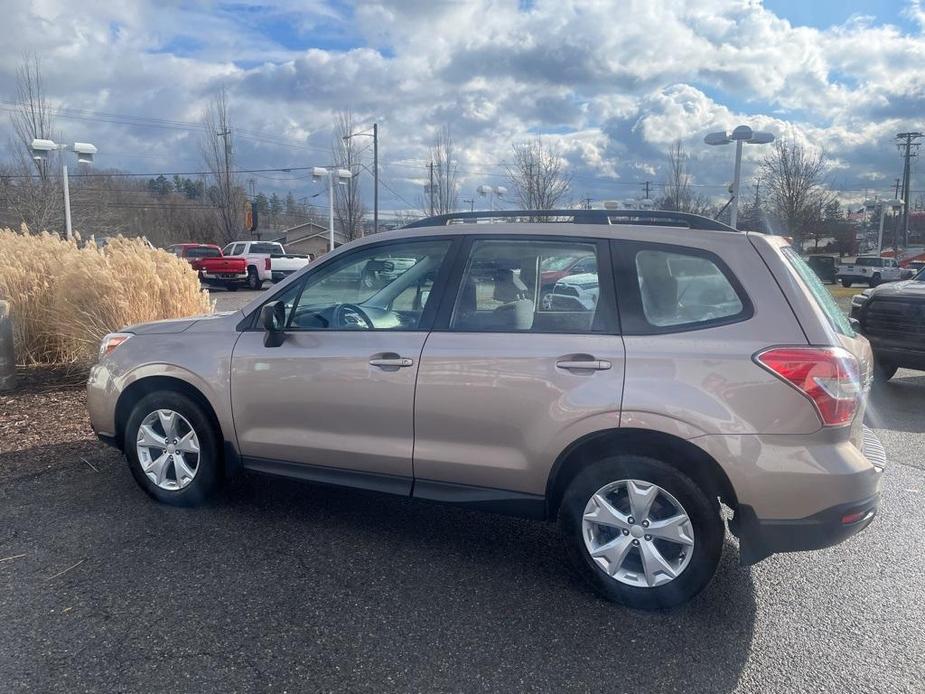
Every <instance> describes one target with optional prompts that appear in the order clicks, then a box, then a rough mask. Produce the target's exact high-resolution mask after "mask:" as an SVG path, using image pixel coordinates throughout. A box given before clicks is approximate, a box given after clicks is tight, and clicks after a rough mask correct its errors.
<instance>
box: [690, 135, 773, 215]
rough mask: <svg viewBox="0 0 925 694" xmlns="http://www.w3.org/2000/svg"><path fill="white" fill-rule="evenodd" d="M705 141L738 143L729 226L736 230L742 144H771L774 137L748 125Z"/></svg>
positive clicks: (710, 137)
mask: <svg viewBox="0 0 925 694" xmlns="http://www.w3.org/2000/svg"><path fill="white" fill-rule="evenodd" d="M703 141H704V142H706V143H707V144H708V145H728V144H730V143H731V142H735V143H736V163H735V173H734V175H733V178H732V206H731V209H730V210H729V226H731V227H732V228H733V229H734V228H735V226H736V222H738V218H739V181H740V179H741V174H742V143H748V144H750V145H766V144H768V143H770V142H774V135H772V134H771V133H765V132H758V131H755V130H752V129H751V128H749V127H748V126H747V125H740V126H738V127H737V128H736V129H735V130H733V131H732V132H731V133H727V132H725V131H722V132H716V133H710V134H709V135H707V136H706V137H704V138H703Z"/></svg>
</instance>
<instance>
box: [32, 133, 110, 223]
mask: <svg viewBox="0 0 925 694" xmlns="http://www.w3.org/2000/svg"><path fill="white" fill-rule="evenodd" d="M30 147H31V149H32V158H33V159H35V160H36V161H42V160H44V159H45V157H47V156H48V153H49V152H55V151H62V152H63V151H64V150H67V149H73V151H74V154H76V155H77V163H78V164H92V163H93V155H94V154H96V153H97V149H96V146H95V145H91V144H90V143H89V142H75V143H74V145H73V147H71V146H70V145H59V144H57V143H56V142H54V141H52V140H42V139H38V138H36V139H34V140H32V144H31V145H30ZM61 176H62V183H63V188H64V234H65V238H67V239H68V240H70V239H72V238H73V236H74V232H73V230H72V229H71V193H70V188H69V186H68V177H67V162H66V161H65V162H62V164H61Z"/></svg>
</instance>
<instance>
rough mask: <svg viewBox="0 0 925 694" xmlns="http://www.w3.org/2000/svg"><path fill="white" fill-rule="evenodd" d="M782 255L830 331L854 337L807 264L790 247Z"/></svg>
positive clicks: (838, 309)
mask: <svg viewBox="0 0 925 694" xmlns="http://www.w3.org/2000/svg"><path fill="white" fill-rule="evenodd" d="M783 254H784V257H785V258H786V259H787V262H789V263H790V266H791V267H792V268H793V269H794V270H795V271H796V273H797V274H798V275H799V276H800V279H802V280H803V281H804V282H805V283H806V285H807V286H808V287H809V291H810V293H812V295H813V298H814V299H815V300H816V303H817V304H819V307H820V308H821V309H822V312H823V313H824V314H825V316H826V318H828V320H829V324H830V325H831V326H832V330H834V331H835V332H837V333H840V334H842V335H845V336H847V337H854V336H855V335H856V334H857V333H855V332H854V329H853V328H852V327H851V323H849V322H848V318H847V316H845V314H844V313H843V312H842V310H841V309H840V308H839V307H838V304H837V303H836V302H835V298H834V297H833V296H832V294H831V293H829V290H828V289H826V288H825V285H823V284H822V281H821V280H820V279H819V277H818V276H817V275H816V273H815V272H813V269H812V268H811V267H810V266H809V264H808V263H807V262H806V261H805V260H803V258H801V257H800V254H799V253H797V252H796V251H795V250H793V248H792V247H791V246H787V247H786V248H784V249H783Z"/></svg>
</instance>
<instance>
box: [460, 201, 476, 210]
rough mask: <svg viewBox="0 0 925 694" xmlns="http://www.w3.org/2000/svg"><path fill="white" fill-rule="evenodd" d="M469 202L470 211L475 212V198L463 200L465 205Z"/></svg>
mask: <svg viewBox="0 0 925 694" xmlns="http://www.w3.org/2000/svg"><path fill="white" fill-rule="evenodd" d="M467 202H468V203H469V211H470V212H475V198H473V199H472V200H463V204H464V205H465V204H466V203H467Z"/></svg>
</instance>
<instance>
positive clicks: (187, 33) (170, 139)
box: [0, 0, 925, 209]
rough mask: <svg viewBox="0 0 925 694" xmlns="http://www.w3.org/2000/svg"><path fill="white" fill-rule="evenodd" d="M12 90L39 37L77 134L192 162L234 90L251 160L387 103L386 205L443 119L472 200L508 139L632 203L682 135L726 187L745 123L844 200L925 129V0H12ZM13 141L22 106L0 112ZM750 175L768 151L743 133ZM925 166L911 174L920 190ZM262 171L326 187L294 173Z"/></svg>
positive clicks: (283, 151)
mask: <svg viewBox="0 0 925 694" xmlns="http://www.w3.org/2000/svg"><path fill="white" fill-rule="evenodd" d="M3 6H4V47H3V50H2V51H0V109H6V110H9V108H10V107H11V104H12V103H13V101H12V100H13V97H14V94H15V82H14V75H15V70H16V65H17V63H18V62H19V60H20V59H21V56H22V54H23V52H24V51H34V52H35V53H37V54H38V56H39V58H40V60H41V62H42V66H43V70H44V73H45V79H46V83H47V93H48V96H49V99H50V100H51V101H52V102H53V103H54V104H55V106H56V107H58V108H59V112H58V120H57V129H58V131H59V132H60V133H61V137H62V139H63V140H64V141H73V140H80V141H90V142H94V143H96V144H97V145H98V147H99V149H100V152H101V154H100V155H99V158H98V162H99V165H100V166H105V167H117V168H120V169H123V170H126V171H133V172H152V173H154V172H159V171H165V172H174V171H197V170H199V169H201V168H202V165H201V162H200V160H199V156H198V145H197V141H198V138H199V136H200V133H199V132H198V131H197V123H198V122H199V120H200V118H201V115H202V111H203V108H204V105H205V103H206V102H207V100H208V98H209V97H210V95H211V94H213V93H214V92H215V90H216V89H217V88H219V87H220V86H221V85H224V86H225V87H226V89H227V90H228V93H229V96H230V101H231V106H232V120H233V127H234V130H235V138H236V139H235V146H236V154H237V164H238V166H239V167H240V168H284V167H294V166H308V165H316V164H325V163H328V161H329V159H330V154H329V152H330V138H331V128H330V126H331V123H332V121H333V116H334V114H335V113H336V112H337V111H339V110H341V109H343V108H347V107H349V108H350V109H352V111H353V114H354V118H355V120H356V121H357V123H358V124H360V125H365V124H368V123H372V122H373V121H378V122H379V124H380V133H381V150H380V151H381V166H382V181H383V184H384V185H385V186H387V188H386V189H383V190H382V192H381V195H382V207H383V208H384V209H400V208H407V207H409V205H410V204H412V203H414V201H415V200H416V199H417V198H418V196H419V195H420V193H421V190H422V186H423V184H424V182H425V177H426V169H425V164H426V160H427V156H428V155H427V146H428V144H429V143H430V142H431V141H432V139H433V137H434V134H435V132H436V130H437V129H438V128H440V127H441V126H442V125H444V124H447V125H449V127H450V128H451V131H452V134H453V136H454V138H455V140H456V142H457V147H458V152H457V159H458V167H459V173H460V180H461V195H460V197H461V198H470V197H472V195H473V191H474V189H475V187H476V186H478V185H479V184H482V183H487V184H503V183H504V180H503V168H502V167H503V162H504V161H505V159H506V158H508V157H509V153H510V148H511V144H512V143H513V142H517V141H520V140H523V139H524V138H527V137H530V136H532V135H534V134H542V135H544V136H548V137H549V138H552V139H555V140H556V141H557V142H558V143H559V144H560V146H561V148H562V150H563V152H564V154H565V157H566V159H567V166H568V168H569V170H570V172H571V173H572V175H573V176H574V197H575V198H584V197H591V198H594V199H597V200H601V199H618V200H627V199H631V198H633V197H636V196H638V195H640V194H641V184H642V182H643V181H646V180H649V181H652V182H653V183H655V184H657V183H659V182H661V181H662V180H663V168H664V152H665V150H666V149H667V147H668V146H669V145H670V143H671V142H672V141H673V140H675V139H677V138H681V139H682V140H683V141H684V143H685V145H686V147H687V149H688V151H689V152H690V153H691V169H692V173H693V175H694V182H695V184H696V185H698V186H699V187H701V189H702V191H703V192H704V193H706V194H708V195H712V196H720V195H722V193H723V188H724V187H725V186H726V185H728V182H729V178H730V176H731V168H732V149H731V148H728V147H711V148H708V147H706V146H705V145H703V144H702V138H703V135H704V134H705V133H706V132H708V131H711V130H722V129H724V128H725V129H731V128H732V127H734V126H735V125H737V124H739V123H746V124H749V125H751V126H752V127H754V128H756V129H762V130H770V131H772V132H774V133H775V134H777V135H778V136H786V137H793V138H798V139H800V140H801V141H804V142H806V143H808V144H809V145H811V146H813V147H820V148H823V149H824V150H825V151H826V153H827V155H828V156H829V157H830V159H831V161H832V164H833V170H832V175H831V180H830V185H831V187H832V188H834V189H838V190H841V191H844V195H845V196H846V199H849V198H851V199H861V198H863V197H864V196H865V195H867V194H870V193H874V192H879V193H882V194H884V195H891V192H890V191H891V188H892V184H893V180H894V179H895V178H896V177H897V176H899V175H900V173H901V162H900V159H899V157H898V154H897V152H896V148H895V147H894V146H893V143H892V141H893V137H894V135H895V134H896V133H897V132H899V131H901V130H907V129H925V123H923V122H922V119H923V118H925V6H923V5H922V4H920V3H919V2H917V1H915V0H908V1H906V0H892V1H887V0H879V1H878V0H856V1H851V0H813V1H812V2H809V1H807V0H764V1H763V2H762V1H761V0H725V1H724V0H640V1H636V0H609V1H608V0H597V1H594V0H588V1H586V2H577V1H576V2H572V1H569V0H536V1H533V2H531V1H530V0H520V1H517V0H487V1H481V0H479V1H475V0H473V1H462V0H459V1H449V0H394V1H391V2H388V1H381V2H379V1H376V2H374V1H369V2H362V1H361V2H356V3H347V2H342V1H340V0H275V1H274V0H267V1H266V2H254V3H248V2H228V3H223V2H208V1H205V0H202V1H195V0H190V1H183V0H121V1H113V0H81V2H79V3H77V2H73V0H4V3H3ZM0 129H2V131H0V142H6V140H7V139H8V135H9V130H10V128H9V122H8V119H7V118H6V117H3V114H0ZM746 156H747V159H748V161H747V162H746V170H745V172H746V175H747V176H749V177H750V176H751V173H752V170H753V167H754V163H755V162H757V161H758V159H759V158H760V157H761V156H762V152H761V148H760V147H757V146H753V147H747V148H746ZM923 177H925V167H921V166H920V167H917V169H916V175H915V178H914V179H913V188H914V189H919V188H921V189H925V180H919V179H922V178H923ZM257 185H258V188H261V189H265V190H267V191H269V190H277V191H279V192H285V191H286V190H290V189H291V190H293V191H294V192H296V194H297V195H299V196H302V195H311V194H313V193H315V192H317V189H316V187H315V184H313V183H312V182H311V180H310V178H306V177H305V176H304V175H303V174H301V173H300V172H291V173H285V172H280V173H266V174H261V175H260V176H257Z"/></svg>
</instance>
